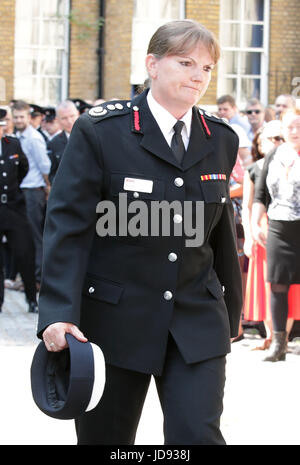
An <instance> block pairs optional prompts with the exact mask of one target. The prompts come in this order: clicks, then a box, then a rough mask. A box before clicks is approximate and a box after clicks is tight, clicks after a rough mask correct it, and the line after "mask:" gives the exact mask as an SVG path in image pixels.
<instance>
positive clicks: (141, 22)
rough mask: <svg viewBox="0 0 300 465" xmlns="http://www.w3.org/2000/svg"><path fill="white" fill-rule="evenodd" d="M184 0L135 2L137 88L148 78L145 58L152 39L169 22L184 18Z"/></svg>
mask: <svg viewBox="0 0 300 465" xmlns="http://www.w3.org/2000/svg"><path fill="white" fill-rule="evenodd" d="M184 8H185V2H184V0H135V1H134V12H133V20H132V46H131V77H130V82H131V84H132V85H133V86H134V87H135V86H138V85H141V84H143V83H144V81H145V79H146V78H147V73H146V68H145V57H146V53H147V46H148V43H149V40H150V38H151V37H152V35H153V34H154V32H155V31H156V29H157V28H158V27H159V26H161V25H162V24H164V23H166V22H167V21H172V20H173V19H183V18H184Z"/></svg>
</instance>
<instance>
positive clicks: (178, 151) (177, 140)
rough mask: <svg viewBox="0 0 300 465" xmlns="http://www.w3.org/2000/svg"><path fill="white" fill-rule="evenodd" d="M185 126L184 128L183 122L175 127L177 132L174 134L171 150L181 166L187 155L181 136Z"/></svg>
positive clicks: (179, 122) (178, 122)
mask: <svg viewBox="0 0 300 465" xmlns="http://www.w3.org/2000/svg"><path fill="white" fill-rule="evenodd" d="M183 126H184V122H183V121H177V123H176V124H175V125H174V127H173V129H174V131H175V132H174V134H173V137H172V141H171V149H172V151H173V153H174V155H175V157H176V159H177V160H178V161H179V163H180V164H181V163H182V160H183V156H184V154H185V147H184V144H183V140H182V136H181V131H182V128H183Z"/></svg>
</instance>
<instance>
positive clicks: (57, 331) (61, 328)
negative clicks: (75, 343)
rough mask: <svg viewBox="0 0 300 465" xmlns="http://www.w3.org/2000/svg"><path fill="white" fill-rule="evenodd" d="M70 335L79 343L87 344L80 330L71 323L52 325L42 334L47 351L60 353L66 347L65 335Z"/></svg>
mask: <svg viewBox="0 0 300 465" xmlns="http://www.w3.org/2000/svg"><path fill="white" fill-rule="evenodd" d="M66 333H69V334H72V336H74V337H75V338H76V339H78V340H79V341H80V342H87V338H86V337H85V336H84V334H83V333H82V332H81V331H80V329H79V328H78V327H77V326H76V325H74V324H73V323H62V322H58V323H53V324H52V325H49V326H48V327H47V328H46V329H45V331H44V332H43V340H44V343H45V345H46V348H47V350H49V351H50V352H60V351H61V350H63V349H66V348H67V347H68V343H67V340H66V338H65V334H66Z"/></svg>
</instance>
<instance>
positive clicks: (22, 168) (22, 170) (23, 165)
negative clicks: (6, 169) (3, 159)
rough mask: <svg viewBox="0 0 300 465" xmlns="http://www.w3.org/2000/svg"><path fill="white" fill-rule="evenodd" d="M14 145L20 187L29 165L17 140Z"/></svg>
mask: <svg viewBox="0 0 300 465" xmlns="http://www.w3.org/2000/svg"><path fill="white" fill-rule="evenodd" d="M16 144H17V153H18V155H19V165H18V183H19V185H20V184H21V182H22V181H23V179H24V178H25V176H26V174H27V173H28V170H29V163H28V160H27V157H26V155H25V153H24V152H23V150H22V147H21V144H20V142H19V141H18V140H17V141H16Z"/></svg>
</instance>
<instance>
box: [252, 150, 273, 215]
mask: <svg viewBox="0 0 300 465" xmlns="http://www.w3.org/2000/svg"><path fill="white" fill-rule="evenodd" d="M275 152H276V150H272V152H270V153H269V154H268V155H267V156H266V158H265V161H264V165H263V168H262V171H261V174H260V176H259V178H258V181H257V182H256V184H255V191H254V199H253V202H258V203H262V204H263V205H264V206H265V207H266V209H268V206H269V205H270V203H271V196H270V193H269V190H268V187H267V176H268V171H269V165H270V162H271V161H272V160H273V158H274V155H275Z"/></svg>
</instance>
